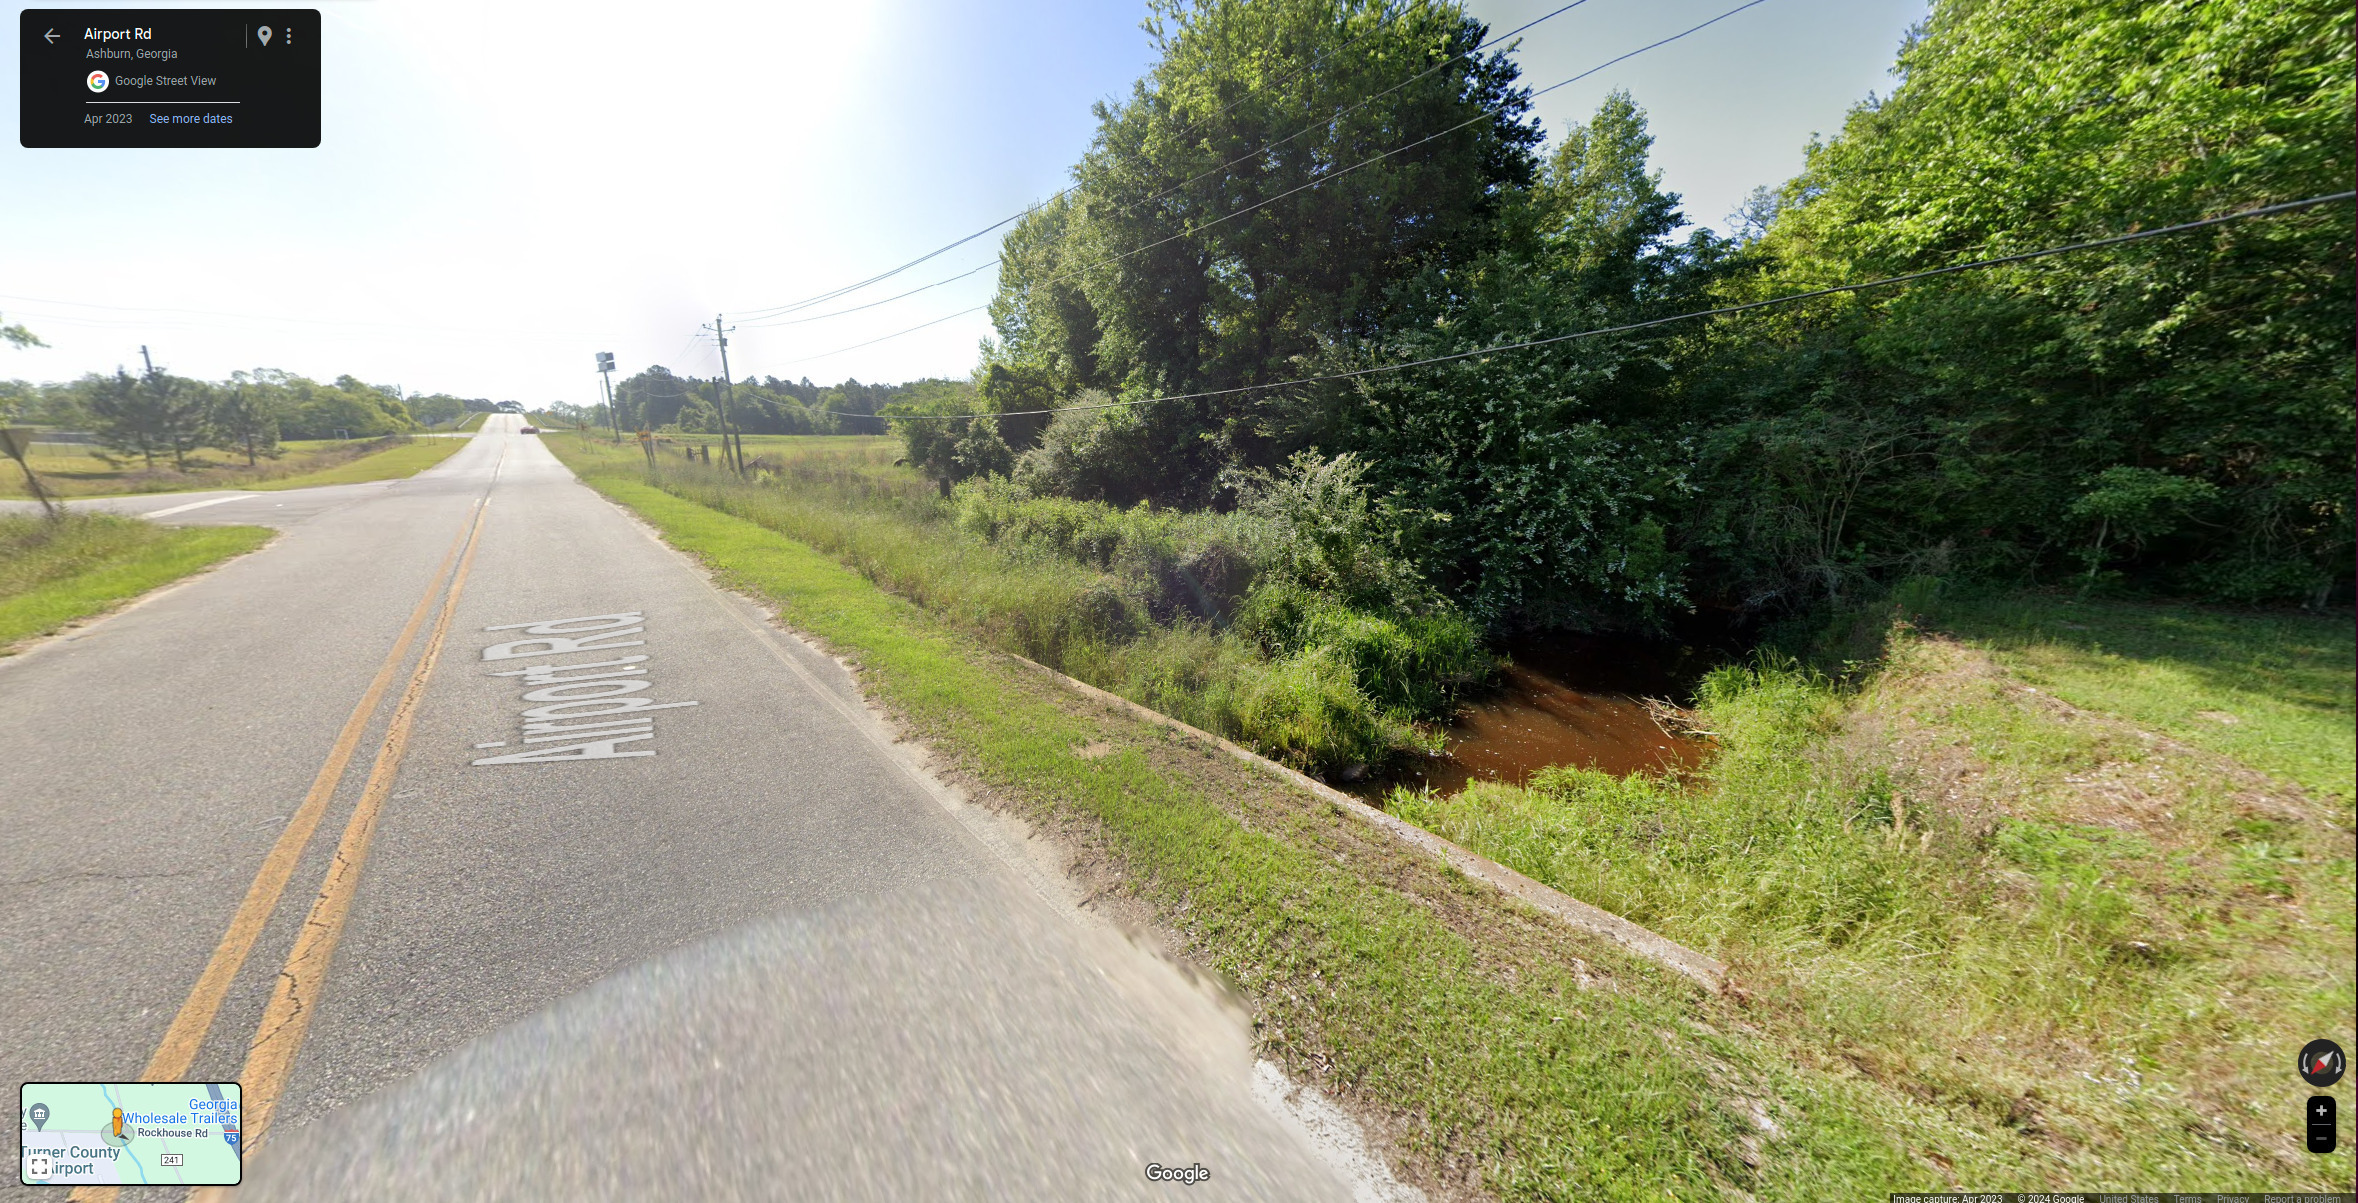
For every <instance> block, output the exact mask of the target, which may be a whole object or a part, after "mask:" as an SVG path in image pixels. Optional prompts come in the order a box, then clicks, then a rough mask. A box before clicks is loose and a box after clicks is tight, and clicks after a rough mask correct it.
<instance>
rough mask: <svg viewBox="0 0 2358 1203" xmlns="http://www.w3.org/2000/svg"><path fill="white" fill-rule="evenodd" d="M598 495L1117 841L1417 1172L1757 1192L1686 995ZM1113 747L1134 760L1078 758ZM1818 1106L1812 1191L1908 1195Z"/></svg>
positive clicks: (1620, 1188)
mask: <svg viewBox="0 0 2358 1203" xmlns="http://www.w3.org/2000/svg"><path fill="white" fill-rule="evenodd" d="M591 483H592V484H593V486H594V487H596V488H598V489H599V490H601V491H602V492H604V493H606V494H607V495H608V496H611V497H613V498H615V499H616V500H618V501H621V502H623V503H625V504H627V505H629V506H630V507H631V508H632V509H634V510H636V511H637V512H638V513H639V514H640V515H641V516H642V517H644V518H646V519H647V520H648V521H650V522H651V523H653V524H654V525H655V526H656V527H657V528H658V529H659V530H661V531H662V532H663V534H664V536H665V537H666V538H667V539H668V540H670V541H671V542H672V544H673V545H675V546H677V547H680V548H681V549H683V550H685V551H687V552H689V553H690V554H693V555H695V556H697V557H699V558H701V559H703V560H704V561H705V562H706V563H708V564H710V565H712V566H713V567H714V568H715V569H717V570H718V571H719V572H720V574H721V576H722V577H723V579H725V580H726V581H728V582H730V583H732V584H734V585H736V586H738V587H741V588H744V589H746V590H747V591H749V592H752V593H754V594H756V595H758V596H762V597H765V598H768V599H770V600H772V601H774V602H775V603H777V605H778V607H779V610H780V613H781V615H782V617H783V618H784V619H785V620H786V621H787V622H789V623H792V624H793V625H794V626H796V627H797V628H798V629H800V630H803V631H806V632H808V633H810V634H812V635H815V636H817V637H818V638H820V639H822V640H824V641H826V642H827V644H828V645H829V646H831V647H832V648H834V649H835V650H837V651H838V652H840V653H843V654H846V655H848V656H850V657H852V658H853V659H854V660H855V661H856V662H857V663H858V664H859V665H860V666H861V669H862V672H863V675H864V677H865V678H866V681H867V683H868V684H869V685H870V687H872V688H873V689H875V690H876V691H877V692H878V693H879V694H880V695H881V697H882V698H883V700H885V701H886V702H887V703H889V704H891V705H892V706H894V707H896V708H897V709H898V710H899V711H901V712H902V713H903V714H905V715H906V716H907V717H908V718H909V720H910V721H911V722H912V724H913V725H914V726H915V727H916V729H917V730H918V732H919V733H920V734H921V735H923V736H924V737H925V738H927V739H928V740H929V741H931V742H932V743H933V744H934V746H936V747H937V748H941V749H943V750H945V751H947V752H950V753H952V754H953V755H955V756H957V757H958V758H959V759H960V760H961V761H963V762H964V763H965V764H967V765H969V766H971V767H972V768H973V769H974V770H975V771H977V772H978V773H979V774H980V775H981V776H982V777H983V778H985V779H986V780H987V781H989V782H991V783H992V784H993V785H995V786H997V787H1000V788H1002V789H1004V790H1006V791H1007V792H1008V793H1010V794H1012V795H1014V796H1016V797H1019V798H1024V799H1028V800H1030V801H1031V802H1033V803H1034V804H1035V805H1036V806H1037V807H1038V808H1039V810H1040V812H1041V813H1044V814H1046V815H1047V816H1050V817H1053V818H1061V819H1063V820H1065V821H1067V822H1069V821H1070V820H1072V819H1074V818H1080V819H1084V820H1086V821H1087V822H1088V823H1089V824H1090V825H1091V826H1092V827H1093V828H1094V829H1096V830H1099V831H1101V832H1102V833H1103V834H1104V838H1105V840H1106V841H1107V843H1108V844H1109V845H1110V847H1111V849H1112V850H1113V851H1114V853H1115V854H1116V855H1117V856H1118V857H1119V859H1120V861H1121V862H1122V863H1123V865H1124V866H1125V867H1126V869H1127V870H1128V876H1129V879H1130V880H1131V881H1132V882H1133V883H1135V885H1136V888H1137V889H1138V890H1140V891H1141V892H1142V893H1143V894H1144V895H1145V896H1146V897H1148V898H1150V899H1151V900H1152V901H1153V902H1155V903H1156V904H1158V905H1159V906H1160V907H1161V908H1163V909H1164V910H1165V912H1166V913H1169V914H1175V915H1177V916H1179V918H1178V919H1177V921H1176V922H1177V925H1178V926H1179V927H1180V928H1181V929H1182V930H1183V931H1184V932H1185V933H1186V935H1187V937H1188V938H1189V939H1190V940H1191V942H1192V943H1193V945H1194V947H1193V948H1192V949H1191V951H1192V952H1194V953H1195V954H1196V955H1198V956H1199V957H1201V958H1202V959H1203V960H1205V961H1206V962H1208V963H1209V964H1211V965H1212V966H1213V967H1215V968H1216V969H1218V970H1219V971H1220V972H1222V973H1224V974H1226V975H1227V976H1228V977H1229V978H1230V980H1232V981H1233V982H1234V983H1236V984H1237V986H1238V987H1239V988H1240V989H1241V990H1242V991H1244V992H1245V993H1246V994H1247V995H1248V996H1249V997H1251V998H1252V999H1253V1000H1254V1001H1255V1002H1256V1003H1257V1004H1258V1007H1259V1011H1260V1018H1259V1038H1260V1043H1261V1046H1262V1050H1263V1052H1264V1054H1265V1055H1269V1056H1272V1057H1275V1058H1277V1059H1279V1060H1281V1061H1283V1062H1285V1063H1286V1064H1287V1065H1288V1066H1289V1068H1291V1069H1292V1070H1294V1071H1295V1072H1297V1073H1302V1074H1304V1075H1306V1076H1313V1077H1316V1078H1318V1079H1319V1080H1321V1081H1322V1082H1324V1083H1325V1084H1326V1085H1327V1086H1328V1087H1329V1088H1330V1089H1336V1090H1340V1091H1343V1092H1346V1093H1351V1094H1354V1095H1357V1096H1359V1097H1362V1098H1364V1099H1367V1100H1370V1101H1372V1102H1374V1103H1375V1104H1376V1105H1378V1106H1381V1107H1383V1108H1386V1109H1388V1110H1391V1111H1393V1112H1395V1113H1396V1114H1398V1115H1400V1116H1402V1117H1404V1118H1407V1119H1408V1120H1409V1121H1410V1122H1411V1123H1413V1124H1414V1125H1415V1126H1414V1127H1412V1128H1411V1129H1410V1130H1409V1131H1408V1132H1407V1134H1406V1135H1405V1136H1404V1137H1403V1141H1404V1143H1405V1144H1406V1146H1407V1149H1408V1151H1409V1153H1410V1154H1411V1155H1412V1156H1415V1157H1419V1158H1422V1159H1424V1161H1425V1162H1426V1163H1428V1164H1431V1165H1436V1166H1450V1167H1456V1173H1458V1174H1463V1173H1464V1172H1466V1171H1468V1170H1471V1171H1472V1172H1474V1173H1475V1174H1476V1175H1477V1176H1478V1178H1479V1179H1480V1180H1481V1181H1483V1182H1484V1183H1486V1184H1487V1185H1488V1186H1489V1188H1490V1189H1492V1190H1494V1191H1496V1192H1497V1193H1498V1194H1500V1195H1501V1196H1503V1197H1506V1198H1510V1199H1540V1200H1574V1199H1580V1200H1589V1199H1662V1198H1673V1197H1676V1198H1695V1197H1701V1196H1708V1195H1711V1194H1714V1193H1716V1191H1717V1190H1718V1189H1719V1187H1720V1186H1721V1185H1737V1186H1745V1185H1756V1184H1757V1181H1758V1178H1759V1175H1758V1174H1756V1172H1755V1171H1753V1170H1752V1169H1751V1168H1749V1167H1747V1166H1746V1165H1745V1164H1744V1162H1743V1160H1742V1149H1743V1145H1742V1141H1743V1138H1744V1128H1743V1125H1742V1124H1741V1123H1740V1122H1739V1120H1738V1118H1737V1116H1736V1115H1735V1114H1734V1113H1733V1112H1732V1111H1730V1110H1728V1109H1727V1108H1726V1107H1721V1106H1716V1105H1713V1102H1712V1100H1714V1099H1718V1098H1723V1097H1725V1096H1726V1095H1727V1093H1728V1092H1729V1091H1730V1090H1734V1089H1737V1088H1738V1087H1737V1086H1736V1084H1735V1081H1734V1079H1740V1078H1743V1077H1746V1076H1747V1075H1749V1074H1752V1073H1756V1072H1759V1071H1758V1069H1757V1068H1756V1067H1753V1066H1750V1065H1748V1064H1742V1063H1746V1062H1749V1061H1750V1060H1752V1059H1753V1056H1752V1053H1751V1051H1750V1050H1747V1049H1746V1048H1744V1047H1743V1042H1741V1041H1733V1040H1730V1039H1728V1038H1726V1037H1724V1036H1720V1035H1717V1034H1715V1033H1713V1032H1712V1031H1711V1030H1709V1029H1708V1028H1706V1027H1704V1026H1703V1025H1701V1024H1700V1023H1699V1022H1698V1019H1697V1016H1696V1013H1695V1010H1694V1002H1695V999H1694V995H1693V993H1692V991H1691V990H1690V989H1689V988H1688V987H1687V986H1686V985H1685V983H1684V982H1683V981H1682V980H1680V979H1675V978H1674V977H1672V976H1671V975H1668V974H1666V973H1663V972H1659V971H1655V970H1653V969H1652V968H1651V967H1650V966H1643V965H1634V964H1630V963H1628V962H1625V961H1623V960H1622V959H1621V958H1620V957H1619V956H1618V955H1617V954H1616V953H1615V952H1614V951H1612V950H1611V949H1609V948H1599V947H1595V946H1592V945H1586V944H1581V943H1580V942H1578V941H1576V940H1573V939H1571V938H1570V937H1568V936H1564V935H1562V934H1560V933H1557V932H1554V931H1552V930H1549V929H1546V928H1544V927H1542V928H1534V927H1531V926H1529V925H1526V924H1524V923H1522V922H1520V921H1514V920H1512V919H1511V918H1510V917H1507V916H1505V915H1504V914H1503V913H1501V911H1500V907H1499V904H1498V903H1497V902H1496V900H1495V896H1493V895H1490V894H1488V892H1487V889H1486V887H1480V886H1474V885H1471V884H1469V883H1465V882H1464V881H1463V880H1462V879H1454V880H1453V879H1452V878H1451V877H1450V875H1445V874H1443V873H1441V872H1439V871H1438V870H1432V869H1426V868H1423V867H1422V866H1423V864H1424V862H1414V863H1415V865H1416V866H1417V868H1416V869H1415V870H1414V874H1416V875H1420V876H1421V879H1422V882H1423V885H1422V890H1423V891H1429V892H1430V893H1425V892H1420V890H1419V889H1418V888H1408V889H1402V888H1398V887H1397V886H1394V885H1387V884H1385V883H1383V882H1381V881H1374V882H1371V881H1370V880H1369V876H1368V870H1366V869H1361V868H1355V867H1354V866H1355V865H1360V864H1368V863H1370V862H1378V863H1380V859H1381V857H1382V856H1384V855H1388V853H1387V852H1385V851H1384V850H1383V847H1382V846H1380V845H1379V846H1378V847H1377V849H1376V850H1373V851H1371V849H1370V848H1369V847H1368V846H1366V845H1364V844H1354V843H1352V842H1351V841H1352V840H1354V839H1355V838H1358V837H1360V836H1361V833H1362V832H1363V829H1361V828H1359V827H1358V826H1357V825H1356V822H1355V821H1354V820H1350V819H1348V818H1345V817H1342V816H1340V815H1339V814H1337V813H1335V812H1333V811H1332V810H1331V809H1329V808H1327V807H1326V806H1325V805H1324V804H1322V803H1315V802H1313V801H1310V800H1308V799H1307V798H1306V796H1303V795H1298V794H1295V795H1290V797H1289V798H1286V799H1283V800H1280V801H1276V802H1272V801H1269V800H1267V799H1263V800H1262V801H1261V802H1260V804H1259V805H1260V806H1262V807H1265V808H1267V809H1264V810H1259V811H1256V812H1254V813H1252V815H1251V818H1252V819H1253V820H1254V821H1253V822H1252V823H1251V825H1248V824H1247V823H1246V822H1243V821H1240V817H1241V816H1243V815H1244V814H1245V812H1244V810H1243V809H1242V804H1241V803H1240V801H1239V800H1238V798H1237V797H1236V796H1235V794H1234V792H1232V791H1236V790H1239V789H1243V790H1246V791H1256V790H1262V789H1265V787H1263V786H1260V785H1258V784H1255V783H1254V782H1255V781H1256V780H1257V779H1255V778H1250V777H1245V776H1244V774H1245V772H1246V771H1245V770H1242V769H1241V768H1240V767H1238V766H1234V765H1233V763H1232V762H1228V761H1226V760H1225V758H1222V757H1217V756H1211V755H1210V754H1209V753H1208V752H1196V751H1192V750H1183V749H1176V748H1173V747H1172V746H1171V745H1170V742H1169V740H1168V738H1167V736H1166V735H1164V734H1162V733H1159V732H1158V731H1157V730H1156V729H1153V728H1143V727H1141V726H1140V725H1139V724H1137V723H1136V722H1135V721H1134V720H1128V719H1125V718H1121V717H1119V716H1105V715H1099V714H1092V713H1088V712H1087V711H1086V710H1085V709H1084V708H1082V707H1079V706H1077V705H1075V704H1074V703H1072V702H1071V701H1070V700H1069V695H1062V694H1060V693H1055V692H1053V688H1052V687H1049V689H1050V692H1048V693H1047V694H1046V695H1045V696H1044V694H1043V682H1042V681H1041V679H1040V678H1038V677H1037V676H1036V675H1033V674H1030V673H1028V672H1025V671H1022V670H1019V669H1015V668H1012V667H1010V666H1008V665H1007V663H1006V662H1005V661H1000V660H997V659H996V658H995V657H993V656H991V655H990V654H989V653H988V652H987V651H985V650H984V649H982V648H981V647H979V646H978V645H976V644H975V643H973V642H972V640H971V638H970V637H969V636H966V635H965V634H963V633H962V632H960V631H958V630H956V629H955V628H952V627H949V626H945V625H944V624H943V623H942V622H940V621H939V620H938V619H936V618H934V617H932V616H931V615H929V614H928V613H927V612H926V611H924V610H922V609H920V608H919V607H918V606H916V605H914V604H913V603H911V602H910V601H908V600H905V599H901V598H895V597H892V596H890V595H888V594H885V593H883V592H882V591H880V590H878V589H877V588H876V587H875V586H874V585H873V584H871V583H870V582H869V581H868V580H867V579H865V578H864V577H862V576H861V575H859V574H858V573H856V572H854V571H853V570H851V569H848V568H846V567H844V566H842V565H840V564H838V563H836V562H835V561H834V560H833V559H832V558H830V557H829V556H827V555H824V554H821V553H820V552H818V551H816V550H815V549H813V548H811V547H809V546H808V545H806V544H802V543H799V542H796V541H794V540H790V539H787V538H785V537H783V536H781V535H779V534H778V533H776V532H775V531H771V530H768V529H766V528H764V527H762V526H759V525H756V524H754V523H751V522H747V521H744V520H742V519H738V518H735V517H731V516H729V515H727V514H723V513H720V512H718V511H715V510H713V509H710V508H707V507H704V506H701V505H697V504H694V503H693V502H690V501H686V500H683V499H682V498H679V497H676V496H673V495H672V494H670V493H667V492H664V491H662V490H659V489H655V488H651V487H648V486H646V485H644V484H639V483H635V482H632V481H628V480H625V479H619V478H616V477H612V476H603V477H592V478H591ZM1092 741H1110V742H1112V743H1114V744H1115V745H1117V747H1118V749H1119V750H1117V751H1116V752H1115V753H1114V754H1112V755H1108V756H1103V757H1099V758H1093V759H1082V758H1080V757H1077V756H1075V755H1074V754H1073V752H1074V749H1075V748H1078V747H1081V746H1083V745H1084V744H1088V743H1090V742H1092ZM1191 765H1192V766H1194V769H1195V771H1193V772H1190V771H1188V770H1189V767H1190V766H1191ZM1207 777H1208V778H1209V780H1208V781H1207V780H1206V778H1207ZM1240 779H1241V784H1240ZM1353 853H1356V854H1357V855H1356V856H1352V855H1351V854H1353ZM1338 858H1341V859H1345V860H1349V861H1351V862H1352V863H1350V864H1344V863H1338ZM1482 907H1487V908H1490V910H1491V912H1492V913H1493V914H1494V916H1495V917H1496V919H1497V922H1496V926H1497V927H1498V928H1501V929H1505V930H1506V931H1508V932H1510V933H1515V934H1516V935H1515V937H1514V938H1520V939H1522V940H1524V941H1526V942H1530V943H1532V944H1536V945H1538V946H1539V949H1540V951H1542V952H1543V955H1532V956H1527V957H1508V958H1506V959H1505V960H1502V959H1501V957H1500V954H1501V953H1502V951H1514V950H1513V949H1512V948H1511V946H1510V947H1509V948H1506V949H1502V948H1500V947H1496V946H1491V945H1489V944H1487V943H1478V942H1477V941H1475V940H1473V939H1469V938H1468V937H1467V935H1465V934H1462V933H1461V932H1460V931H1459V930H1457V929H1456V928H1455V927H1453V925H1452V924H1451V923H1449V922H1446V921H1445V918H1444V917H1445V916H1447V915H1450V914H1452V913H1454V912H1463V911H1465V910H1467V909H1469V908H1482ZM1574 954H1577V955H1574ZM1584 977H1588V978H1590V979H1591V980H1588V981H1585V982H1584ZM1605 983H1609V984H1605ZM1715 1073H1719V1074H1725V1075H1727V1076H1728V1077H1729V1079H1730V1081H1728V1082H1726V1083H1715V1082H1714V1081H1713V1080H1712V1079H1713V1076H1714V1074H1715ZM1817 1101H1818V1100H1817V1098H1816V1097H1815V1096H1814V1095H1813V1096H1811V1099H1810V1106H1809V1109H1808V1110H1807V1112H1806V1113H1799V1112H1797V1113H1796V1114H1795V1115H1793V1116H1788V1117H1787V1118H1788V1121H1789V1122H1791V1123H1793V1124H1794V1125H1796V1129H1795V1131H1794V1134H1793V1135H1792V1137H1791V1141H1792V1143H1793V1144H1794V1146H1795V1147H1796V1148H1797V1149H1798V1150H1800V1151H1801V1152H1802V1155H1803V1156H1804V1157H1805V1158H1807V1159H1809V1160H1810V1161H1811V1162H1812V1165H1811V1167H1810V1169H1809V1170H1808V1171H1806V1172H1803V1173H1801V1174H1800V1175H1799V1176H1800V1177H1801V1178H1803V1179H1806V1180H1808V1181H1811V1182H1815V1183H1824V1182H1827V1181H1836V1182H1841V1183H1845V1184H1847V1185H1848V1188H1850V1190H1851V1193H1854V1194H1858V1195H1859V1196H1860V1197H1864V1196H1865V1195H1866V1194H1871V1193H1873V1189H1879V1188H1873V1189H1870V1188H1869V1186H1867V1185H1862V1182H1863V1181H1864V1182H1868V1183H1872V1182H1882V1181H1887V1180H1889V1181H1901V1180H1906V1179H1905V1178H1904V1173H1903V1171H1904V1164H1903V1163H1901V1162H1900V1161H1899V1160H1898V1159H1897V1158H1896V1156H1895V1154H1894V1153H1893V1151H1892V1150H1890V1149H1887V1148H1878V1147H1869V1148H1866V1149H1863V1150H1862V1149H1858V1148H1854V1147H1852V1144H1853V1142H1854V1141H1855V1140H1857V1139H1858V1138H1859V1137H1858V1134H1856V1133H1850V1132H1847V1131H1845V1130H1844V1124H1843V1121H1842V1118H1841V1115H1840V1112H1839V1109H1838V1108H1832V1107H1829V1108H1827V1109H1826V1110H1825V1111H1824V1112H1823V1113H1821V1112H1820V1111H1819V1109H1818V1107H1817ZM1870 1143H1871V1142H1870ZM1894 1173H1900V1174H1901V1176H1897V1177H1895V1176H1892V1175H1893V1174H1894Z"/></svg>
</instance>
